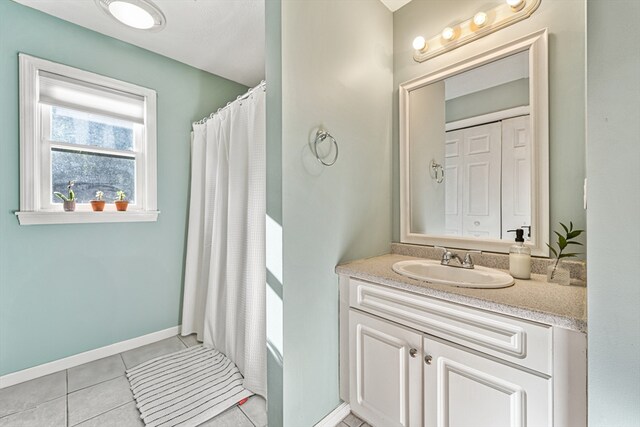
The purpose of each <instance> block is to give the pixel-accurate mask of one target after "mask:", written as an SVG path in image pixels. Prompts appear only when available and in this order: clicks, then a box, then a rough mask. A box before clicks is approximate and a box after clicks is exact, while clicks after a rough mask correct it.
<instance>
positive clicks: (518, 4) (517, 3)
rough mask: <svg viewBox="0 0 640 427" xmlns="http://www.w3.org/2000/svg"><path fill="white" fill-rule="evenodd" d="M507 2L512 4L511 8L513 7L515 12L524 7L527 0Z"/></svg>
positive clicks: (508, 0) (509, 0)
mask: <svg viewBox="0 0 640 427" xmlns="http://www.w3.org/2000/svg"><path fill="white" fill-rule="evenodd" d="M507 4H508V5H509V6H511V9H513V11H514V12H517V11H519V10H520V9H522V8H523V7H524V4H525V1H524V0H507Z"/></svg>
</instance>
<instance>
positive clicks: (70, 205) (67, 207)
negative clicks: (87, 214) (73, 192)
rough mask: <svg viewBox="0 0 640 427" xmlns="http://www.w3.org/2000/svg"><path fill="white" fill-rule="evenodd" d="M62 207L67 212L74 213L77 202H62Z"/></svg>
mask: <svg viewBox="0 0 640 427" xmlns="http://www.w3.org/2000/svg"><path fill="white" fill-rule="evenodd" d="M62 207H63V208H64V211H65V212H73V211H75V210H76V201H75V200H64V201H63V202H62Z"/></svg>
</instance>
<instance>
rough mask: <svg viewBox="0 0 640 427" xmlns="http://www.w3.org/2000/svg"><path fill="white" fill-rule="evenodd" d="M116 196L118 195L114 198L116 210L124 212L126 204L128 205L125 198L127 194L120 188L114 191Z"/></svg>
mask: <svg viewBox="0 0 640 427" xmlns="http://www.w3.org/2000/svg"><path fill="white" fill-rule="evenodd" d="M116 196H117V197H118V198H117V199H116V200H115V202H114V203H115V204H116V210H118V211H120V212H124V211H126V210H127V206H129V201H128V200H126V197H127V195H126V194H125V193H124V191H122V190H118V191H116Z"/></svg>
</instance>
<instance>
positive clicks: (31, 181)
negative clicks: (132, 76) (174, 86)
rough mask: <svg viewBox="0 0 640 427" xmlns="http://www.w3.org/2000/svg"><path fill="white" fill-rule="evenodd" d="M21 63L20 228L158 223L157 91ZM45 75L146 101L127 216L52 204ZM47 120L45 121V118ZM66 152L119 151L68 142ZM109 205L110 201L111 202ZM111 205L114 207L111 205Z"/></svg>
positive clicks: (28, 60) (47, 64) (27, 60)
mask: <svg viewBox="0 0 640 427" xmlns="http://www.w3.org/2000/svg"><path fill="white" fill-rule="evenodd" d="M19 62H20V211H19V212H16V215H17V216H18V220H19V222H20V224H21V225H32V224H68V223H93V222H138V221H156V220H157V218H158V213H159V212H158V210H157V149H156V147H157V129H156V92H155V91H154V90H152V89H148V88H144V87H141V86H137V85H134V84H131V83H126V82H123V81H120V80H116V79H112V78H110V77H105V76H102V75H99V74H95V73H91V72H88V71H84V70H80V69H77V68H73V67H69V66H67V65H62V64H58V63H55V62H51V61H47V60H44V59H40V58H36V57H33V56H30V55H26V54H23V53H20V54H19ZM40 71H45V72H49V73H53V74H57V75H61V76H65V77H68V78H71V79H75V80H79V81H82V82H86V83H90V84H93V85H98V86H102V87H106V88H109V89H112V90H116V91H121V92H126V93H130V94H134V95H138V96H140V97H142V98H143V99H144V125H136V126H135V128H134V129H135V130H134V155H135V161H136V195H135V204H131V205H130V206H129V209H128V210H127V211H126V212H117V211H116V210H115V208H111V209H109V208H110V206H109V205H107V206H108V207H107V208H106V209H105V211H103V212H93V211H92V210H91V207H90V205H89V204H78V205H77V207H76V211H75V212H64V211H63V209H62V206H61V205H60V206H59V205H57V204H53V203H51V195H50V194H49V193H50V192H51V161H50V155H51V146H52V145H55V146H58V145H60V146H61V145H65V144H64V143H57V142H55V143H53V144H52V143H51V142H50V141H49V138H50V133H49V132H48V129H49V126H50V120H51V116H50V111H51V107H49V106H47V105H44V104H40V103H39V102H38V94H39V87H38V79H39V73H40ZM45 115H47V116H46V119H45V120H43V117H45ZM66 145H67V146H68V148H72V149H74V148H75V149H76V150H77V149H79V148H81V149H82V151H85V152H96V153H98V152H104V153H109V154H117V152H116V151H115V150H109V149H102V148H99V147H88V146H78V145H75V144H66ZM107 202H109V201H107ZM111 206H113V205H111Z"/></svg>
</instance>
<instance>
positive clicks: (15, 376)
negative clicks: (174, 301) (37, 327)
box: [0, 326, 180, 389]
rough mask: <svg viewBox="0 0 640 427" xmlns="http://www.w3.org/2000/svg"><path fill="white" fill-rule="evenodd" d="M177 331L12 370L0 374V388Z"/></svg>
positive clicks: (145, 342)
mask: <svg viewBox="0 0 640 427" xmlns="http://www.w3.org/2000/svg"><path fill="white" fill-rule="evenodd" d="M179 333H180V326H174V327H172V328H168V329H164V330H162V331H158V332H152V333H150V334H147V335H143V336H141V337H137V338H131V339H129V340H126V341H120V342H117V343H114V344H111V345H107V346H104V347H100V348H96V349H94V350H89V351H85V352H84V353H79V354H74V355H73V356H69V357H65V358H64V359H58V360H54V361H53V362H48V363H44V364H42V365H38V366H34V367H33V368H27V369H23V370H22V371H17V372H12V373H10V374H6V375H3V376H0V389H2V388H5V387H10V386H12V385H16V384H20V383H22V382H25V381H29V380H33V379H35V378H39V377H43V376H45V375H49V374H53V373H54V372H58V371H62V370H65V369H69V368H73V367H74V366H79V365H82V364H84V363H89V362H93V361H94V360H98V359H102V358H104V357H109V356H113V355H114V354H118V353H122V352H123V351H128V350H132V349H134V348H137V347H141V346H143V345H147V344H151V343H154V342H156V341H160V340H163V339H166V338H171V337H172V336H175V335H178V334H179Z"/></svg>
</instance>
